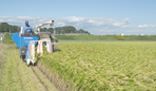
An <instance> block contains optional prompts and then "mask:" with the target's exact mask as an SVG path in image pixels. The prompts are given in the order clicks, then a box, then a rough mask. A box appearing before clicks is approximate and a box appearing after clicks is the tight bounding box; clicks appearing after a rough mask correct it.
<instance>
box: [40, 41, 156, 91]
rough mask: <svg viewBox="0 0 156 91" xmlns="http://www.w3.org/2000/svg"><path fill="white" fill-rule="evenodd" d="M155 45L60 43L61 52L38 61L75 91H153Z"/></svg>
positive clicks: (154, 86)
mask: <svg viewBox="0 0 156 91" xmlns="http://www.w3.org/2000/svg"><path fill="white" fill-rule="evenodd" d="M155 45H156V42H105V43H102V42H87V43H85V42H82V43H81V42H79V43H76V42H70V43H69V42H63V43H60V45H59V48H60V49H61V52H55V53H53V54H46V53H44V54H43V56H42V57H41V59H40V61H39V62H40V63H41V65H44V66H45V67H47V68H49V70H50V72H51V74H53V75H56V74H57V75H58V76H59V77H57V78H59V79H61V80H62V79H63V80H64V82H65V84H66V87H67V88H69V87H72V88H73V89H72V90H76V91H77V90H80V91H93V90H95V91H102V90H156V79H155V75H156V71H155V70H156V68H155V67H156V47H155ZM53 80H55V78H54V79H53ZM56 80H58V79H56Z"/></svg>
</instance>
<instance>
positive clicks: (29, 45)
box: [10, 20, 54, 66]
mask: <svg viewBox="0 0 156 91" xmlns="http://www.w3.org/2000/svg"><path fill="white" fill-rule="evenodd" d="M53 24H54V21H53V20H52V21H49V22H45V23H43V24H40V25H37V26H35V27H34V29H35V30H34V34H25V33H23V32H22V29H23V27H21V31H20V32H19V33H13V34H10V36H11V37H12V39H13V40H14V42H15V44H16V45H17V47H18V48H19V51H20V58H22V60H24V61H26V63H27V65H28V66H29V65H30V63H32V64H33V65H35V61H36V60H35V51H37V53H40V54H41V55H40V56H42V54H43V45H44V46H45V48H46V49H47V51H48V52H49V53H53V43H52V42H51V40H52V37H51V33H40V28H41V27H42V26H45V25H50V26H53ZM43 35H46V36H49V37H47V38H42V36H43ZM35 47H36V48H35Z"/></svg>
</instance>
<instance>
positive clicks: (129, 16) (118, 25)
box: [0, 0, 156, 35]
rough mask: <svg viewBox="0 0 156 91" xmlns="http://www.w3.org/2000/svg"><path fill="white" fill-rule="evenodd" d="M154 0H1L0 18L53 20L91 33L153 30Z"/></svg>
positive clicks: (15, 21) (10, 20)
mask: <svg viewBox="0 0 156 91" xmlns="http://www.w3.org/2000/svg"><path fill="white" fill-rule="evenodd" d="M155 9H156V0H14V1H13V0H0V22H8V23H9V24H14V25H19V26H24V21H25V20H29V22H30V24H31V25H32V26H34V25H36V24H40V23H43V22H45V21H49V20H55V26H54V27H58V26H68V25H71V26H74V27H76V29H84V30H87V31H89V32H90V33H91V34H96V35H105V34H120V33H124V34H127V35H129V34H156V12H155Z"/></svg>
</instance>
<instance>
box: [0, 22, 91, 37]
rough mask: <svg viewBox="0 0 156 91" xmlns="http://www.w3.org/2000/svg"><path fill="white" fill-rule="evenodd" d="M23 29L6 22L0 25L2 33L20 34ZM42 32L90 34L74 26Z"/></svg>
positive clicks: (44, 29)
mask: <svg viewBox="0 0 156 91" xmlns="http://www.w3.org/2000/svg"><path fill="white" fill-rule="evenodd" d="M20 29H21V27H19V26H16V25H9V24H8V23H6V22H3V23H0V32H12V33H14V32H19V31H20ZM40 31H41V32H51V33H53V34H54V33H55V34H65V33H87V34H90V33H89V32H88V31H85V30H83V29H79V30H76V28H75V27H73V26H63V27H56V28H46V27H44V28H41V29H40Z"/></svg>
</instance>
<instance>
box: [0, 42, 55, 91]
mask: <svg viewBox="0 0 156 91" xmlns="http://www.w3.org/2000/svg"><path fill="white" fill-rule="evenodd" d="M12 46H13V48H9V49H8V50H7V54H8V55H9V56H8V57H7V59H6V61H5V64H4V69H3V71H2V77H1V79H0V90H1V91H57V89H56V88H55V87H54V85H53V84H52V83H51V82H50V81H49V80H48V79H47V78H46V76H44V74H42V72H40V70H39V69H38V68H37V67H33V66H32V67H31V66H30V67H27V66H26V64H25V63H24V62H21V59H20V58H19V50H18V49H16V48H15V46H14V45H12ZM3 52H4V51H3Z"/></svg>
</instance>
